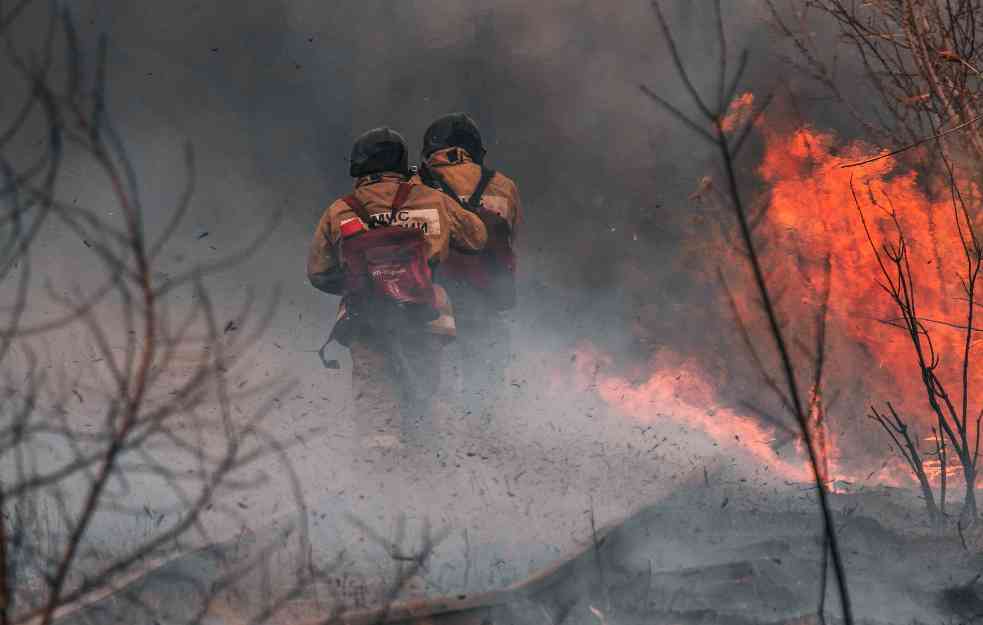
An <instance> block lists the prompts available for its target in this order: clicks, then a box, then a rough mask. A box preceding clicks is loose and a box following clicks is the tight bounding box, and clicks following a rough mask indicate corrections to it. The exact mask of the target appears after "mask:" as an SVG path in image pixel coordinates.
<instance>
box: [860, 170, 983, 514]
mask: <svg viewBox="0 0 983 625" xmlns="http://www.w3.org/2000/svg"><path fill="white" fill-rule="evenodd" d="M943 160H944V162H945V163H948V160H947V159H945V157H943ZM950 188H951V201H952V210H953V220H954V221H953V224H954V227H955V228H956V230H957V231H958V235H959V241H960V244H961V248H962V249H961V251H962V254H963V259H964V262H965V265H964V267H965V273H964V274H962V275H959V276H957V278H958V280H959V283H960V285H961V287H962V290H963V295H964V301H965V316H964V318H965V322H964V324H963V325H959V324H951V323H948V322H947V323H946V324H945V325H947V326H951V325H955V327H945V328H944V331H953V330H956V331H959V332H961V333H962V335H963V340H962V342H961V346H960V350H959V353H958V354H953V355H952V356H954V357H955V358H958V362H959V366H958V369H957V373H956V374H955V377H956V379H955V380H953V379H948V378H947V376H946V375H945V374H944V373H943V372H942V370H941V369H940V367H939V366H940V364H941V363H942V358H943V354H942V353H940V351H939V347H938V342H937V341H933V338H932V337H933V331H932V330H930V329H929V327H928V324H929V323H931V321H930V320H928V319H926V318H925V317H924V316H922V314H921V313H920V309H919V301H918V296H917V293H918V290H917V285H916V283H915V279H914V276H913V274H912V270H911V262H910V258H909V244H908V241H907V239H906V237H905V233H904V231H903V229H902V227H901V222H900V220H899V218H898V214H897V212H896V211H895V209H894V208H893V206H892V205H891V198H890V197H884V198H881V201H878V199H877V196H876V195H875V193H874V191H872V190H871V189H870V188H868V189H867V191H868V194H867V197H870V198H871V201H872V202H873V203H874V205H875V207H877V208H878V209H880V210H881V212H882V213H883V215H884V216H885V217H886V218H887V219H888V221H889V223H890V225H891V227H892V228H893V230H894V232H895V236H894V238H893V240H891V241H889V242H887V243H882V244H881V245H878V244H877V243H876V242H875V240H874V235H873V233H872V232H871V227H870V225H869V223H868V220H867V218H866V217H865V215H864V212H863V210H862V208H861V204H860V201H859V198H858V197H857V192H856V189H855V188H854V187H853V184H852V182H851V190H852V191H853V199H854V203H855V204H856V206H857V210H858V211H859V213H860V219H861V222H862V224H863V228H864V232H865V233H866V235H867V241H868V242H869V244H870V248H871V250H872V251H873V252H874V255H875V257H876V259H877V263H878V266H879V267H880V270H881V277H882V280H881V281H880V286H881V288H882V289H883V290H884V291H885V293H887V295H888V296H889V297H890V299H891V301H892V302H893V304H894V306H895V308H896V309H897V311H898V314H899V315H900V319H898V320H889V321H888V322H889V323H891V324H892V325H894V326H896V327H899V328H901V329H902V330H904V332H905V334H906V336H907V337H908V338H909V339H910V341H911V345H912V347H913V351H914V356H915V362H914V364H915V366H916V367H917V370H918V373H919V376H920V379H921V381H922V384H923V386H924V389H925V399H926V400H927V403H928V405H929V407H930V408H931V410H932V413H933V415H934V416H935V418H936V420H937V423H938V427H939V440H940V442H939V460H940V462H941V466H940V470H941V474H942V475H945V474H946V471H947V456H946V449H948V448H951V449H952V452H953V454H954V455H955V457H956V459H957V460H958V461H959V464H960V467H961V469H962V474H963V479H964V482H965V487H966V490H965V496H964V500H963V512H962V514H963V517H964V518H965V519H968V520H970V521H975V519H976V517H977V505H976V480H977V473H978V460H979V445H980V421H981V419H983V408H981V409H980V411H978V412H977V411H976V410H975V408H972V409H971V407H970V403H971V393H972V374H973V365H974V355H973V335H974V333H975V332H977V331H978V328H977V327H976V326H975V325H974V323H975V316H976V307H977V306H979V302H977V301H976V297H977V296H978V292H979V289H980V277H981V276H980V273H981V270H983V248H981V246H980V241H979V238H978V236H977V233H976V230H975V228H976V225H975V222H974V220H973V218H972V216H971V214H970V209H969V207H968V206H967V203H966V201H965V199H964V197H963V194H962V193H961V192H960V190H959V187H958V184H957V182H956V179H955V178H954V177H953V176H951V170H950ZM953 387H955V390H952V389H953ZM889 409H890V410H891V413H892V419H893V423H889V424H890V425H891V426H892V427H891V428H889V429H888V433H889V434H891V431H890V429H893V430H894V431H895V432H896V433H898V434H900V435H901V436H902V437H905V436H907V432H906V427H905V426H904V425H903V423H902V421H901V419H900V417H898V416H897V413H896V412H895V411H894V409H893V407H890V406H889ZM874 414H875V418H876V415H877V413H876V412H875V413H874ZM882 425H884V424H883V423H882ZM943 437H944V438H943ZM892 438H894V436H893V435H892ZM895 442H898V441H895ZM905 447H906V449H907V451H906V452H905V451H902V452H901V453H902V455H903V456H905V458H906V460H908V459H909V458H910V457H911V456H912V454H916V453H917V449H916V448H915V447H913V446H911V445H908V444H907V443H906V444H905ZM899 449H901V448H900V447H899ZM909 464H910V465H911V466H912V468H913V470H914V471H915V474H916V476H918V477H919V481H921V480H922V478H923V476H922V475H919V472H921V473H922V474H923V473H924V469H923V467H922V463H921V461H920V460H915V461H912V460H909ZM925 488H926V485H925V484H922V490H923V493H924V492H925ZM929 490H930V489H929ZM926 502H929V500H928V499H926ZM929 511H930V513H931V512H933V505H932V504H931V503H930V502H929Z"/></svg>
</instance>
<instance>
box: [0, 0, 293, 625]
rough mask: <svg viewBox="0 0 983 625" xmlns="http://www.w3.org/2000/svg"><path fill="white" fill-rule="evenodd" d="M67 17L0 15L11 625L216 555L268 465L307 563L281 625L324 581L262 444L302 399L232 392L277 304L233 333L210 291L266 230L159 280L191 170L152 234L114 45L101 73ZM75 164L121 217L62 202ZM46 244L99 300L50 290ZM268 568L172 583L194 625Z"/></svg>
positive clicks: (10, 8) (3, 592)
mask: <svg viewBox="0 0 983 625" xmlns="http://www.w3.org/2000/svg"><path fill="white" fill-rule="evenodd" d="M59 6H60V5H59V3H54V2H52V3H47V2H39V1H36V0H35V1H32V0H21V1H19V2H15V3H12V5H11V4H10V3H0V39H2V45H3V46H4V50H5V57H4V59H3V61H2V63H4V65H5V67H6V69H9V70H10V71H6V70H5V74H4V76H5V79H4V92H5V95H9V96H10V97H11V98H13V97H20V98H22V100H21V102H22V104H20V106H18V107H17V108H15V109H13V110H7V109H4V110H3V112H2V115H3V117H0V124H2V128H0V235H2V237H3V240H4V243H3V244H2V246H0V302H2V305H3V307H2V309H0V380H2V387H0V625H10V624H14V623H32V624H40V625H48V624H49V623H52V622H54V621H55V620H56V619H59V618H62V617H64V616H65V615H66V614H69V613H78V612H79V611H80V610H81V609H82V608H84V607H85V606H86V605H88V604H90V603H91V602H93V601H94V600H97V599H98V598H100V597H103V596H106V595H107V594H108V593H112V592H114V591H119V590H120V589H122V588H124V587H125V586H126V585H127V583H128V582H129V581H132V580H133V579H134V576H139V575H140V574H142V573H143V572H146V571H147V570H148V569H149V568H152V566H153V564H154V563H155V562H156V563H159V562H162V561H166V560H167V559H168V558H171V557H173V556H175V555H176V554H177V555H179V554H180V553H181V551H182V549H183V548H184V547H183V546H184V545H194V544H198V545H207V544H211V543H212V542H213V541H214V540H216V534H215V529H214V528H216V527H236V528H238V527H242V526H244V524H245V521H246V520H245V518H244V516H243V512H242V509H241V508H240V507H239V506H237V505H236V504H235V502H233V501H231V500H230V496H231V494H232V493H235V492H242V491H244V490H248V489H252V488H255V487H256V486H257V485H258V484H259V483H260V482H258V481H257V478H256V477H255V476H254V473H255V472H256V470H257V469H258V468H260V466H261V465H260V464H259V462H260V461H263V462H266V459H267V458H269V459H270V461H273V462H276V463H279V466H280V467H281V469H280V471H279V473H281V474H282V475H285V476H286V479H287V481H288V485H289V487H290V489H291V493H290V495H291V497H292V499H293V505H294V508H295V510H296V511H297V512H298V513H299V515H298V517H297V518H298V522H297V524H296V527H295V530H294V531H295V532H296V533H297V534H298V545H299V547H300V548H299V551H298V556H297V569H296V571H294V573H295V578H296V584H295V585H294V586H292V587H291V588H289V589H288V590H287V591H285V592H284V593H282V594H279V595H277V594H271V596H270V597H269V602H268V605H266V606H264V609H263V610H262V611H261V614H260V616H259V617H257V618H265V617H266V616H268V615H269V614H270V613H272V611H273V610H275V609H276V607H277V606H278V605H280V604H281V603H282V602H283V601H285V600H287V599H288V598H289V597H291V596H294V595H295V594H296V593H297V592H299V591H300V589H301V588H302V587H303V584H304V583H306V581H307V580H308V579H309V577H310V575H309V571H310V567H307V566H306V564H307V562H306V556H307V554H308V545H307V543H308V540H307V526H306V510H305V507H304V503H303V497H302V494H301V492H300V487H299V483H298V480H297V478H296V475H294V473H293V470H292V468H291V465H290V462H289V459H288V457H287V455H286V449H285V447H284V445H282V444H281V443H280V441H278V440H277V439H276V438H275V437H274V436H273V435H272V434H271V433H270V432H269V431H268V430H267V429H266V427H265V421H266V418H267V417H268V416H269V414H270V405H271V402H272V401H273V398H274V395H275V392H276V391H282V390H283V388H285V384H286V381H282V380H281V381H278V382H276V383H274V384H268V385H265V386H248V387H247V386H243V385H238V386H236V387H235V388H231V387H230V383H229V376H230V375H232V374H233V372H234V371H236V367H237V366H238V365H240V364H243V363H245V357H246V355H247V354H248V353H249V348H250V346H251V345H253V344H254V343H255V342H256V340H257V338H258V336H259V335H260V333H261V332H262V331H263V329H264V327H265V326H266V323H267V322H268V320H269V318H270V315H271V314H272V311H273V309H274V307H275V305H276V301H275V299H274V300H273V301H272V302H271V303H270V305H269V306H268V307H267V309H266V310H260V311H255V310H254V308H256V303H255V302H254V301H253V300H252V298H246V300H245V301H244V302H243V304H242V306H241V307H240V308H239V309H238V310H237V311H234V312H233V313H232V314H231V315H229V317H228V318H221V317H220V315H226V314H229V313H227V312H222V311H221V310H219V309H218V308H216V306H215V305H214V304H213V301H212V298H211V296H210V294H209V289H208V286H207V280H208V276H209V275H210V274H212V273H214V272H217V271H219V270H222V269H226V268H228V267H232V266H235V265H236V264H237V263H239V262H240V261H241V260H242V259H244V258H245V257H246V255H248V254H249V253H251V252H252V251H253V250H254V249H255V248H256V247H257V246H258V245H259V244H260V243H261V242H262V238H263V237H264V236H266V235H265V233H267V232H269V230H270V228H269V227H266V228H263V229H261V231H260V234H259V235H257V237H256V238H255V239H254V240H253V241H249V242H247V243H246V244H245V245H244V246H243V247H242V249H240V250H238V251H236V252H234V253H232V254H230V255H228V256H226V257H225V258H223V259H222V260H220V261H217V262H214V263H211V264H208V265H199V266H196V267H195V268H193V269H191V270H188V271H187V272H185V273H183V274H181V275H176V276H166V277H162V274H161V273H159V272H158V266H159V263H160V260H161V257H162V254H163V252H164V251H165V250H166V249H167V246H168V243H169V241H170V240H171V239H172V238H173V237H174V236H175V235H176V233H177V232H179V230H180V225H181V223H182V220H183V218H184V217H185V216H186V214H187V212H188V210H189V206H190V201H191V197H192V191H193V189H194V182H195V179H194V160H193V154H192V151H191V149H190V147H189V148H187V150H186V154H185V165H186V171H187V182H186V186H185V188H184V190H183V192H182V193H181V194H180V196H179V199H178V201H177V204H176V206H175V208H174V210H173V212H172V214H171V215H170V216H169V218H168V219H167V220H165V222H164V224H163V226H162V227H160V228H151V227H149V226H148V225H147V219H146V218H147V213H146V212H145V210H144V207H143V205H142V203H141V199H140V184H139V178H138V174H137V171H136V169H135V167H134V165H133V162H132V160H131V158H130V155H129V153H128V152H127V149H126V147H125V141H124V139H123V138H122V137H121V136H120V135H119V133H118V132H117V130H116V129H115V128H114V126H113V124H112V122H111V119H110V116H109V115H108V113H107V108H108V107H107V103H106V85H107V82H108V71H107V67H108V61H107V49H108V46H107V42H106V40H105V38H102V39H100V41H99V45H98V48H97V50H96V54H95V60H94V62H93V63H86V62H85V58H86V54H84V53H83V47H82V46H81V45H80V43H79V38H78V36H77V34H76V29H75V23H74V21H73V19H72V17H71V14H70V13H69V12H68V10H59V9H58V7H59ZM39 23H40V24H43V25H44V28H43V29H40V30H38V29H35V28H33V27H34V26H36V25H37V24H39ZM25 40H27V41H25ZM90 72H91V74H90ZM67 162H71V163H72V164H73V166H74V167H77V168H79V169H81V170H84V171H85V172H87V173H88V174H89V175H91V180H88V182H90V183H91V184H92V185H94V186H95V187H97V188H98V189H100V190H101V191H103V193H101V195H103V196H105V197H106V198H108V199H107V200H105V202H103V203H99V204H98V205H94V206H86V205H84V204H81V203H78V202H76V201H74V200H71V199H70V196H66V195H65V194H64V192H63V190H62V189H63V186H68V187H69V188H71V185H63V184H62V183H63V179H64V170H65V164H66V163H67ZM49 228H58V229H60V231H61V232H63V233H70V234H71V235H72V236H73V238H74V240H76V241H77V242H78V243H79V246H80V248H82V247H84V250H85V254H86V256H84V257H82V258H79V259H78V261H77V262H78V263H79V264H81V265H84V266H86V267H89V266H91V267H92V272H91V273H92V274H95V275H98V276H99V284H98V285H97V286H96V287H95V288H85V287H83V286H79V285H76V286H74V287H71V288H68V289H66V288H65V287H64V285H55V284H53V283H51V282H50V281H47V280H46V279H45V276H44V275H43V271H44V269H43V267H44V263H39V262H38V259H39V258H43V256H44V254H45V251H44V250H43V249H39V247H38V245H39V244H38V242H39V241H41V240H42V239H43V237H44V236H45V233H46V229H49ZM39 267H41V269H40V270H39ZM39 292H44V293H46V294H47V306H48V307H47V308H44V310H45V311H46V312H49V313H51V312H52V310H51V308H52V307H54V308H55V312H54V313H53V314H50V315H48V316H47V317H45V318H41V317H40V316H39V315H38V314H37V310H38V307H39V305H38V304H37V299H38V296H39ZM66 332H74V333H76V334H77V335H82V336H84V339H85V344H86V345H88V346H91V353H88V354H86V355H85V358H83V359H81V361H80V362H79V363H78V364H77V366H71V363H64V362H63V363H52V362H50V360H51V358H50V357H45V356H44V355H43V352H44V351H45V350H47V349H48V348H50V347H51V346H52V344H55V343H57V342H58V341H61V340H64V336H65V333H66ZM245 399H249V400H251V401H252V402H253V403H254V404H255V406H256V407H255V408H254V409H253V410H252V412H251V414H248V413H244V412H241V411H239V410H238V409H237V406H238V404H239V402H240V401H241V400H245ZM247 470H248V473H247ZM142 489H146V490H148V491H149V492H153V493H155V494H156V495H157V496H158V498H159V499H158V501H155V504H156V505H152V506H151V505H147V504H146V503H143V502H141V501H140V499H141V498H140V497H136V496H134V494H135V493H138V492H140V491H141V490H142ZM141 517H146V518H147V519H148V523H149V524H150V527H148V531H147V532H145V534H144V535H143V536H139V537H136V538H133V539H125V538H124V537H122V536H121V537H119V540H118V541H115V542H114V543H112V544H110V545H109V546H108V547H107V548H105V549H103V548H101V547H100V545H99V544H97V543H96V542H94V540H95V539H94V536H95V535H96V534H98V532H97V531H96V530H97V529H99V527H100V524H107V523H117V522H119V519H134V518H141ZM271 548H272V547H271ZM269 553H270V552H269V550H268V549H266V550H261V551H260V552H259V553H257V554H254V556H251V557H250V558H248V561H242V562H238V563H235V564H234V565H230V567H231V568H230V569H229V570H227V571H225V573H224V574H223V575H221V576H220V577H217V578H213V579H195V578H186V579H183V580H172V582H174V581H184V582H185V583H187V584H190V588H189V593H192V594H193V595H197V596H192V595H191V594H189V596H188V597H187V605H188V606H198V613H197V614H195V615H193V618H191V619H190V620H189V622H198V621H200V620H201V619H202V618H203V617H204V615H205V614H206V613H207V611H208V609H209V607H210V606H211V605H212V604H213V602H214V601H215V600H216V597H217V596H219V594H220V593H221V592H222V591H224V590H227V589H228V588H230V587H231V586H233V585H234V584H236V583H237V582H238V581H240V580H242V579H244V577H245V576H247V575H251V574H253V572H254V571H255V570H256V569H257V568H261V567H262V566H263V565H264V562H266V561H267V559H268V556H269ZM118 595H119V598H121V600H123V601H125V602H128V603H129V604H131V605H132V607H133V608H134V609H138V610H142V611H144V612H146V613H148V614H150V615H153V614H154V610H156V609H157V608H155V607H154V606H153V604H152V603H148V602H147V599H148V598H145V597H141V596H140V594H139V592H136V591H134V592H132V593H131V592H120V593H118ZM189 609H190V608H189Z"/></svg>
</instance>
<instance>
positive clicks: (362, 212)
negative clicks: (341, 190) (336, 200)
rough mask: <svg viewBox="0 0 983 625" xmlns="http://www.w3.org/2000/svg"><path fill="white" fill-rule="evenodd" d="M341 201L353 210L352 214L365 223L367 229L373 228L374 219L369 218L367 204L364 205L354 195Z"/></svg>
mask: <svg viewBox="0 0 983 625" xmlns="http://www.w3.org/2000/svg"><path fill="white" fill-rule="evenodd" d="M341 201H342V202H344V203H345V204H348V208H350V209H352V212H353V213H355V214H356V215H358V218H359V219H361V220H362V221H364V222H365V225H366V227H368V228H371V227H372V219H371V218H370V216H369V211H368V209H366V208H365V204H362V202H361V200H359V199H358V198H357V197H355V194H354V193H352V194H351V195H346V196H345V197H343V198H341Z"/></svg>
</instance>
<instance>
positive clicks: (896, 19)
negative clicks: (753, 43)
mask: <svg viewBox="0 0 983 625" xmlns="http://www.w3.org/2000/svg"><path fill="white" fill-rule="evenodd" d="M766 2H767V3H768V6H769V7H770V10H771V14H772V16H773V18H774V21H775V23H776V25H777V27H778V28H779V30H780V31H781V32H782V33H783V34H784V35H786V36H787V37H788V38H789V40H790V41H791V42H792V43H793V45H794V47H795V49H796V53H797V54H796V59H795V60H793V62H794V63H795V64H796V66H797V67H799V68H801V69H802V70H803V71H804V72H805V73H807V74H808V75H810V76H812V77H813V78H815V79H816V80H817V81H818V82H819V83H820V84H822V85H823V86H824V87H825V88H826V89H827V91H828V92H829V93H831V94H832V95H833V97H834V98H835V99H836V100H837V101H839V102H840V103H841V104H843V105H844V106H845V108H846V110H848V111H850V112H851V113H852V114H853V116H854V117H855V118H856V120H857V121H858V122H859V123H861V124H862V125H863V126H864V127H865V128H866V129H867V130H868V131H869V132H870V133H871V134H872V135H873V136H874V137H876V138H878V139H879V140H880V142H881V143H882V145H885V146H892V147H899V146H900V145H901V144H902V143H906V144H907V145H905V146H904V147H909V146H910V145H912V144H922V143H924V142H926V141H927V140H930V139H931V138H933V137H935V136H939V135H942V134H951V135H952V138H954V139H955V140H957V141H958V144H959V147H960V148H961V149H962V150H964V151H965V152H967V153H969V154H972V155H974V157H975V158H976V159H977V160H978V159H980V158H983V133H981V131H980V127H979V124H978V123H977V122H979V121H980V119H981V114H983V111H981V110H980V104H981V97H983V76H981V74H980V68H983V47H981V46H980V41H978V37H979V25H980V24H983V2H981V1H980V0H930V1H928V2H925V1H921V0H874V1H871V2H853V1H850V0H811V1H809V2H804V3H798V2H796V3H789V5H788V7H789V8H788V10H781V9H780V7H779V6H778V5H777V4H776V3H775V0H766ZM822 18H827V19H830V20H832V25H833V27H834V32H835V34H836V35H838V36H839V40H840V41H843V42H845V44H846V54H841V52H842V48H841V47H840V46H834V48H833V51H832V53H831V52H830V46H829V45H828V43H826V42H825V41H824V40H820V39H819V37H820V35H817V34H816V33H817V30H818V31H819V32H823V33H825V31H824V30H823V29H817V28H816V27H815V25H814V21H818V20H821V19H822ZM844 58H846V59H847V60H848V62H850V63H859V65H860V67H861V68H862V71H863V74H864V76H865V77H866V79H867V81H868V82H869V85H868V86H869V87H870V89H871V90H872V91H873V93H874V94H876V96H877V97H876V104H875V105H872V103H871V99H870V98H869V93H870V92H864V90H862V89H861V90H858V89H856V88H855V83H849V84H851V85H852V86H851V87H849V88H847V87H845V84H846V83H844V82H843V81H841V79H840V75H841V74H840V72H841V70H842V64H843V59H844Z"/></svg>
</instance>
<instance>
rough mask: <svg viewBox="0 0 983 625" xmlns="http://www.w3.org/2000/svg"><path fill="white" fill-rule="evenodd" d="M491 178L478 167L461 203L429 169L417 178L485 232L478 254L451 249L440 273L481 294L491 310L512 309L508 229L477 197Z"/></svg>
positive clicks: (512, 263)
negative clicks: (465, 212)
mask: <svg viewBox="0 0 983 625" xmlns="http://www.w3.org/2000/svg"><path fill="white" fill-rule="evenodd" d="M494 176H495V171H494V170H492V169H487V168H485V167H482V168H481V178H480V179H479V180H478V184H477V186H475V188H474V191H473V192H472V193H471V196H470V197H469V198H468V199H467V200H464V199H463V198H461V197H460V196H459V195H458V194H457V193H456V192H455V191H454V189H453V188H452V187H451V186H450V184H448V183H447V181H446V180H444V178H443V177H442V176H441V175H440V174H438V173H437V172H436V171H434V170H433V168H432V167H423V168H421V177H422V178H423V179H424V181H425V182H428V183H429V184H430V186H434V187H436V188H439V189H440V190H442V191H443V192H444V193H445V194H447V195H449V196H451V197H452V198H453V199H454V200H456V201H457V202H458V204H460V205H461V206H462V207H464V208H465V209H466V210H469V211H471V212H472V213H474V214H476V215H477V216H478V218H479V219H481V221H482V223H483V224H484V225H485V230H486V231H487V232H488V242H487V243H486V244H485V247H484V249H483V250H481V251H480V252H477V253H467V252H461V251H459V250H455V249H454V248H451V250H450V253H449V254H448V256H447V260H446V261H444V262H443V263H441V266H440V267H441V268H440V272H441V274H442V275H443V276H445V277H446V278H449V279H451V280H457V281H459V282H463V283H465V284H468V285H469V286H471V287H473V288H475V289H477V290H479V291H481V292H483V293H485V295H486V296H487V297H488V301H489V303H490V304H491V306H492V308H494V309H495V310H508V309H510V308H513V307H514V306H515V264H516V263H515V252H514V251H513V249H512V228H511V226H510V225H509V222H508V221H506V220H505V219H503V218H502V217H501V216H500V215H499V214H498V213H495V212H494V211H490V210H488V209H486V208H484V206H482V204H481V197H482V196H483V195H484V193H485V190H486V189H487V188H488V183H489V182H491V179H492V178H493V177H494Z"/></svg>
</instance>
